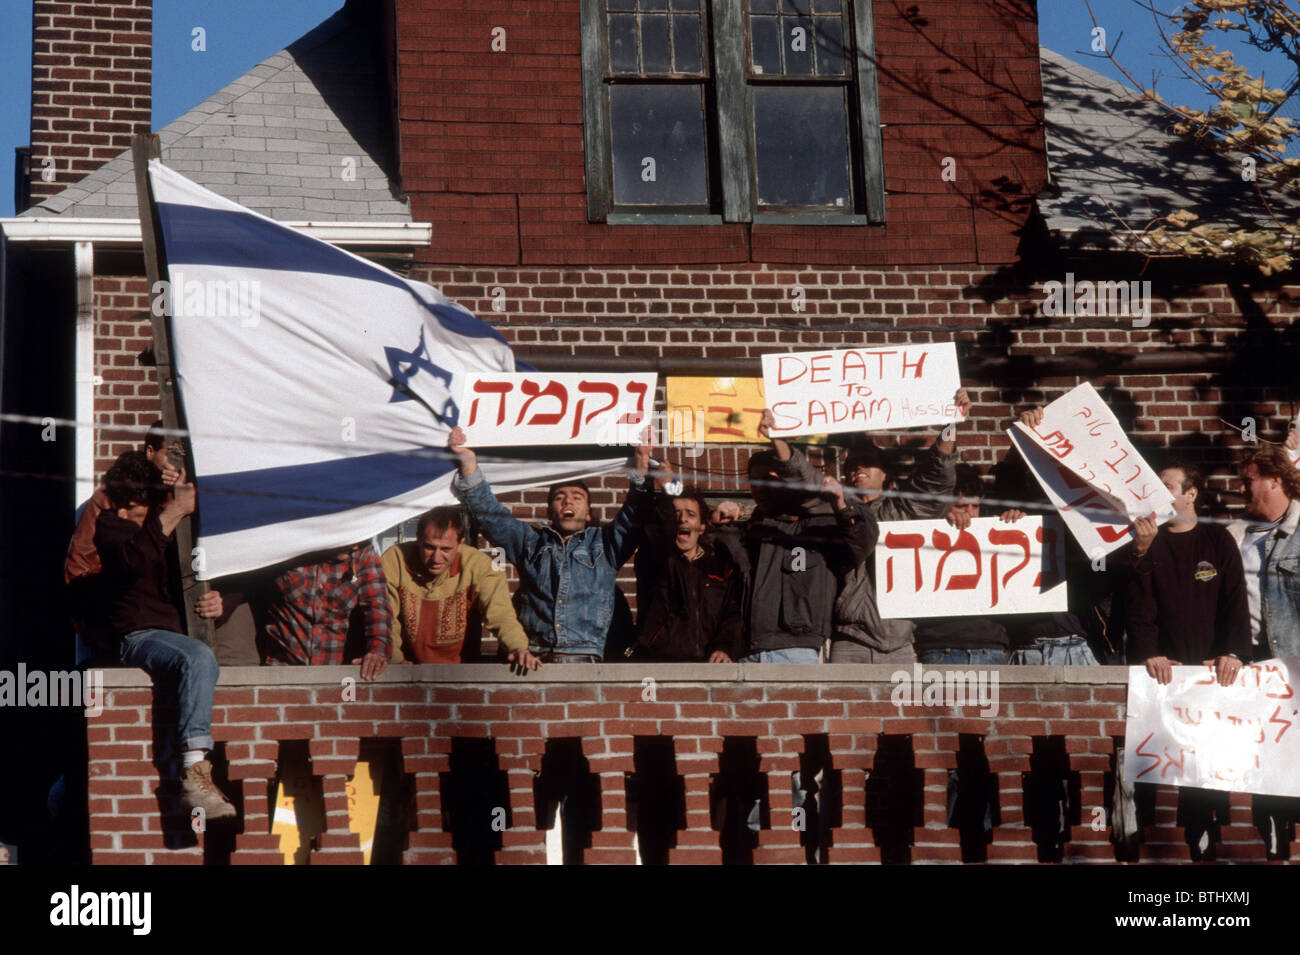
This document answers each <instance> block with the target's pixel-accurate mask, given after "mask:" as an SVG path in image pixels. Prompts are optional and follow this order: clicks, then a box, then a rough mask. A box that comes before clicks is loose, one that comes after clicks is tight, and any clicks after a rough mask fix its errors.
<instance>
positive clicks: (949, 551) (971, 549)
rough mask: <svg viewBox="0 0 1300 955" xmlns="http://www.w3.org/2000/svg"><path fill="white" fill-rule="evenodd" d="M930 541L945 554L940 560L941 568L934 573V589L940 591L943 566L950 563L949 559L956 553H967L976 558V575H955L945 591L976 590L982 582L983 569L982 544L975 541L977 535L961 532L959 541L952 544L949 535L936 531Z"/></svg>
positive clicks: (958, 537)
mask: <svg viewBox="0 0 1300 955" xmlns="http://www.w3.org/2000/svg"><path fill="white" fill-rule="evenodd" d="M930 541H931V543H933V544H934V546H935V547H936V548H937V549H938V550H942V551H943V552H944V554H943V556H942V557H940V558H939V566H938V567H937V568H935V571H934V589H935V590H938V589H939V581H940V580H942V579H943V565H944V564H946V563H947V562H948V558H949V557H951V556H952V555H953V553H954V552H957V551H965V552H966V553H968V554H970V555H971V556H972V557H974V558H975V573H973V574H953V575H952V579H950V580H949V581H948V586H947V587H945V588H944V590H974V589H975V588H976V587H977V586H978V585H979V582H980V568H981V562H980V544H979V541H978V540H976V539H975V535H974V534H972V533H971V532H970V531H961V532H960V533H959V534H958V535H957V540H956V541H955V542H952V541H949V540H948V535H947V534H945V533H944V532H943V531H939V530H936V531H934V532H933V533H932V534H931V535H930Z"/></svg>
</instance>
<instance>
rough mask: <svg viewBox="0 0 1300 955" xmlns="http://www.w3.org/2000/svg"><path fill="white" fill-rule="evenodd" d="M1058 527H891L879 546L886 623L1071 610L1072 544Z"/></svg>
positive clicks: (886, 525) (1038, 523) (883, 530)
mask: <svg viewBox="0 0 1300 955" xmlns="http://www.w3.org/2000/svg"><path fill="white" fill-rule="evenodd" d="M1062 537H1063V530H1062V529H1061V526H1060V523H1059V522H1058V521H1056V520H1055V519H1049V520H1048V521H1047V522H1046V525H1045V524H1044V521H1043V519H1042V518H1041V517H1025V518H1021V519H1020V520H1018V521H1016V522H1015V523H1006V522H1004V521H1001V520H999V519H997V518H995V517H981V518H978V519H976V520H973V521H971V523H970V527H968V528H967V529H966V530H962V531H959V530H957V529H956V528H955V527H953V526H952V525H951V524H949V523H948V522H947V521H884V522H883V523H881V525H880V541H879V543H877V544H876V599H877V605H878V606H879V607H880V616H881V617H882V618H883V619H886V620H888V619H890V618H891V617H903V618H905V619H910V618H915V617H948V616H974V615H987V614H1006V613H1055V612H1057V611H1061V610H1065V609H1066V589H1065V542H1064V540H1063V539H1062Z"/></svg>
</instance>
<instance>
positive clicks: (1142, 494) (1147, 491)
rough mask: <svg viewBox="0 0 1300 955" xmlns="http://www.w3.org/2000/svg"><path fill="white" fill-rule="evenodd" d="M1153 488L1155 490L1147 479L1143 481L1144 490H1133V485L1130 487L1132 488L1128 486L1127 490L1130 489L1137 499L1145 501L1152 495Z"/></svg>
mask: <svg viewBox="0 0 1300 955" xmlns="http://www.w3.org/2000/svg"><path fill="white" fill-rule="evenodd" d="M1152 490H1153V489H1152V487H1151V485H1150V484H1148V483H1147V482H1145V481H1143V482H1142V490H1141V491H1135V490H1133V489H1132V488H1131V487H1130V488H1127V491H1128V492H1129V493H1130V494H1132V495H1133V497H1134V498H1136V499H1137V500H1139V501H1145V500H1146V499H1147V498H1149V497H1150V496H1151V492H1152Z"/></svg>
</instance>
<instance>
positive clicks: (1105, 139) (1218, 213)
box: [1038, 49, 1295, 247]
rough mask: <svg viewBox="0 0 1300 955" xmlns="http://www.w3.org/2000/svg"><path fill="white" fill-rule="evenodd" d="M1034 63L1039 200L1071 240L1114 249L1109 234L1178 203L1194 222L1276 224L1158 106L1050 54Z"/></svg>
mask: <svg viewBox="0 0 1300 955" xmlns="http://www.w3.org/2000/svg"><path fill="white" fill-rule="evenodd" d="M1040 59H1041V62H1042V71H1043V99H1044V112H1045V118H1046V127H1047V128H1046V133H1047V161H1048V168H1049V170H1050V173H1051V184H1050V185H1049V186H1048V188H1047V189H1045V190H1044V191H1043V192H1042V193H1040V194H1039V196H1038V206H1039V209H1040V210H1041V211H1042V213H1043V217H1044V219H1045V220H1046V222H1047V226H1048V228H1049V229H1050V230H1052V231H1053V232H1057V233H1062V234H1063V235H1064V236H1066V237H1068V242H1069V244H1070V245H1071V246H1074V247H1085V246H1093V247H1096V246H1106V245H1115V244H1117V243H1116V241H1115V238H1114V237H1113V236H1112V235H1111V234H1110V231H1108V230H1113V231H1115V232H1121V231H1123V229H1124V228H1125V226H1127V227H1129V228H1133V229H1138V230H1140V229H1142V228H1144V227H1145V226H1146V225H1147V223H1148V222H1150V221H1151V220H1152V219H1154V218H1157V217H1162V216H1167V215H1169V214H1170V213H1172V212H1175V211H1177V210H1179V209H1190V210H1191V211H1192V212H1195V213H1196V214H1197V216H1198V217H1199V218H1198V219H1197V221H1196V223H1195V224H1196V225H1202V224H1208V225H1222V226H1229V227H1232V228H1247V229H1258V228H1265V227H1267V226H1268V225H1269V224H1270V223H1271V222H1272V221H1273V220H1272V219H1271V218H1270V216H1269V214H1268V212H1267V210H1266V209H1265V207H1264V205H1263V203H1262V202H1261V200H1260V198H1259V195H1258V194H1257V193H1256V191H1255V186H1254V184H1253V183H1251V182H1243V181H1242V178H1241V172H1242V166H1241V164H1240V163H1239V162H1236V163H1234V162H1233V161H1232V160H1230V159H1229V158H1228V157H1224V156H1219V155H1215V154H1213V153H1210V152H1208V151H1207V150H1205V149H1203V148H1201V147H1199V146H1197V145H1195V144H1194V143H1191V142H1189V141H1187V140H1185V139H1183V138H1181V137H1179V136H1177V135H1176V134H1173V133H1169V132H1166V129H1167V128H1168V126H1169V125H1170V118H1169V114H1168V113H1167V112H1166V111H1165V110H1164V109H1162V108H1161V107H1159V106H1157V105H1156V104H1154V103H1151V102H1147V101H1144V100H1143V99H1142V98H1141V96H1140V95H1139V94H1137V93H1135V92H1134V91H1132V90H1130V89H1127V88H1126V87H1124V86H1123V85H1122V84H1120V83H1117V82H1115V81H1114V80H1111V79H1109V78H1107V77H1105V76H1102V75H1101V74H1100V73H1097V72H1095V71H1093V70H1090V69H1088V68H1087V67H1084V66H1081V65H1080V64H1078V63H1075V62H1074V61H1073V60H1069V59H1066V58H1065V57H1063V56H1061V55H1060V54H1058V53H1053V52H1052V51H1051V50H1046V49H1044V50H1041V55H1040ZM1270 202H1273V199H1272V197H1270ZM1279 208H1280V206H1279V204H1278V203H1276V202H1274V210H1275V211H1278V209H1279ZM1294 217H1295V215H1294V212H1293V214H1292V215H1291V218H1292V219H1294Z"/></svg>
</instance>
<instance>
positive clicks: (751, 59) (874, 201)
mask: <svg viewBox="0 0 1300 955" xmlns="http://www.w3.org/2000/svg"><path fill="white" fill-rule="evenodd" d="M582 55H583V113H584V117H583V118H584V134H585V145H586V170H587V213H588V218H589V219H590V220H591V221H593V222H613V223H618V222H654V221H678V222H680V221H699V222H724V221H725V222H759V223H761V222H763V221H769V222H777V221H797V222H809V223H812V222H843V223H863V224H866V223H881V222H884V218H885V191H884V171H883V164H882V158H881V136H880V115H879V107H878V100H877V94H876V72H875V40H874V34H873V27H872V11H871V0H582Z"/></svg>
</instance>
